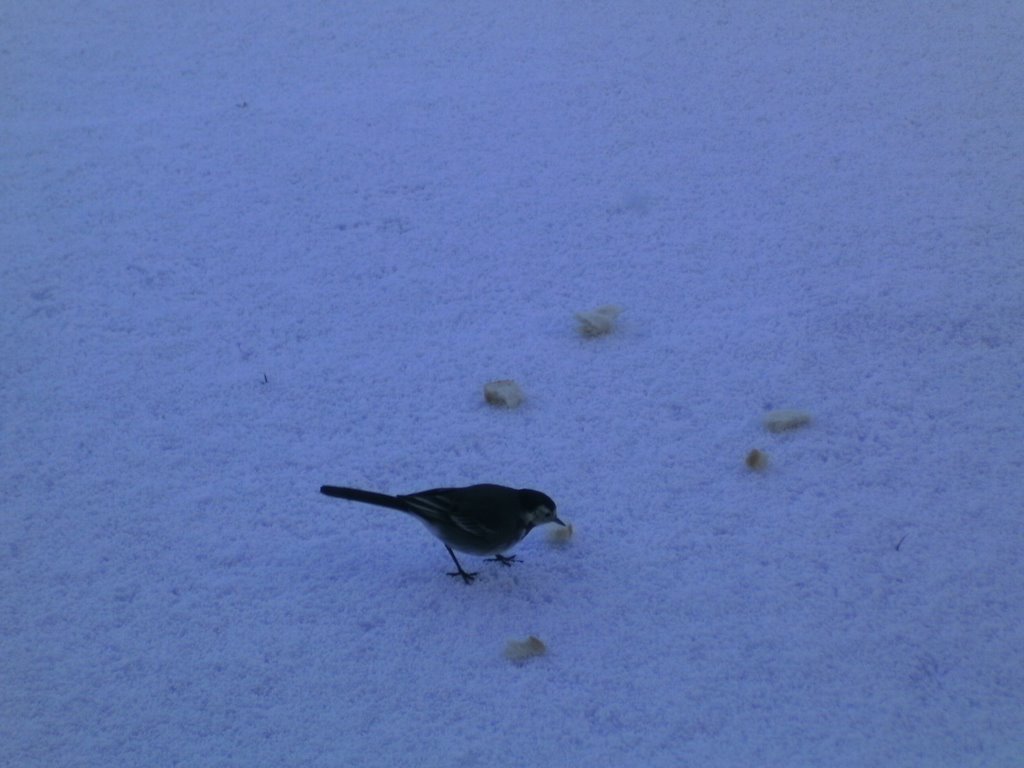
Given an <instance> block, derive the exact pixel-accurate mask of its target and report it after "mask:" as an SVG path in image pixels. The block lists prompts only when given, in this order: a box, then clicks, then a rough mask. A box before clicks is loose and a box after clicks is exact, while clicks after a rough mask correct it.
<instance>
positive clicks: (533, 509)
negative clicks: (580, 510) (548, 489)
mask: <svg viewBox="0 0 1024 768" xmlns="http://www.w3.org/2000/svg"><path fill="white" fill-rule="evenodd" d="M519 504H520V506H522V508H523V519H524V521H525V522H526V524H527V525H528V526H530V527H531V528H532V527H534V526H537V525H544V523H558V524H559V525H565V523H563V522H562V521H561V520H559V519H558V514H557V513H556V512H555V502H554V501H553V500H552V499H551V497H550V496H548V495H547V494H546V493H541V492H540V491H534V490H531V489H529V488H523V489H522V490H520V491H519Z"/></svg>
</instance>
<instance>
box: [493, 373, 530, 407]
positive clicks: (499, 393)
mask: <svg viewBox="0 0 1024 768" xmlns="http://www.w3.org/2000/svg"><path fill="white" fill-rule="evenodd" d="M525 399H526V398H525V396H524V395H523V390H521V389H520V388H519V385H518V384H516V383H515V382H514V381H512V380H511V379H502V380H500V381H489V382H487V383H486V384H485V385H484V400H486V401H487V402H488V403H490V404H491V405H496V406H499V407H501V408H516V407H517V406H519V405H520V404H521V403H522V402H523V400H525Z"/></svg>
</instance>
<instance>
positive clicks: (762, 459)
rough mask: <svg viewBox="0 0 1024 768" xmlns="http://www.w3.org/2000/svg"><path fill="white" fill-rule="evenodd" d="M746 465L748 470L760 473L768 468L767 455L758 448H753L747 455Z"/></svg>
mask: <svg viewBox="0 0 1024 768" xmlns="http://www.w3.org/2000/svg"><path fill="white" fill-rule="evenodd" d="M746 465H747V469H749V470H752V471H754V472H762V471H764V470H765V469H766V468H767V466H768V454H767V453H765V452H764V451H762V450H760V449H758V448H754V449H753V450H752V451H751V452H750V453H748V454H747V458H746Z"/></svg>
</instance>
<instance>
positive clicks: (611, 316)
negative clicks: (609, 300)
mask: <svg viewBox="0 0 1024 768" xmlns="http://www.w3.org/2000/svg"><path fill="white" fill-rule="evenodd" d="M621 314H622V307H617V306H615V305H614V304H607V305H605V306H603V307H598V308H597V309H595V310H592V311H590V312H577V313H576V320H578V321H579V324H580V326H579V331H580V333H581V334H583V335H584V336H604V335H605V334H607V333H611V332H612V330H613V329H614V328H615V320H616V319H617V318H618V316H619V315H621Z"/></svg>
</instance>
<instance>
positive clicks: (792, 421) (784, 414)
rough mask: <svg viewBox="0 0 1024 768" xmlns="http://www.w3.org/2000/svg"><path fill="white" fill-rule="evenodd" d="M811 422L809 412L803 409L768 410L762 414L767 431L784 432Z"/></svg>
mask: <svg viewBox="0 0 1024 768" xmlns="http://www.w3.org/2000/svg"><path fill="white" fill-rule="evenodd" d="M810 423H811V414H809V413H806V412H804V411H794V410H780V411H769V412H768V413H766V414H765V415H764V428H765V429H767V430H768V431H769V432H785V431H786V430H789V429H796V428H798V427H803V426H806V425H808V424H810Z"/></svg>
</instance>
